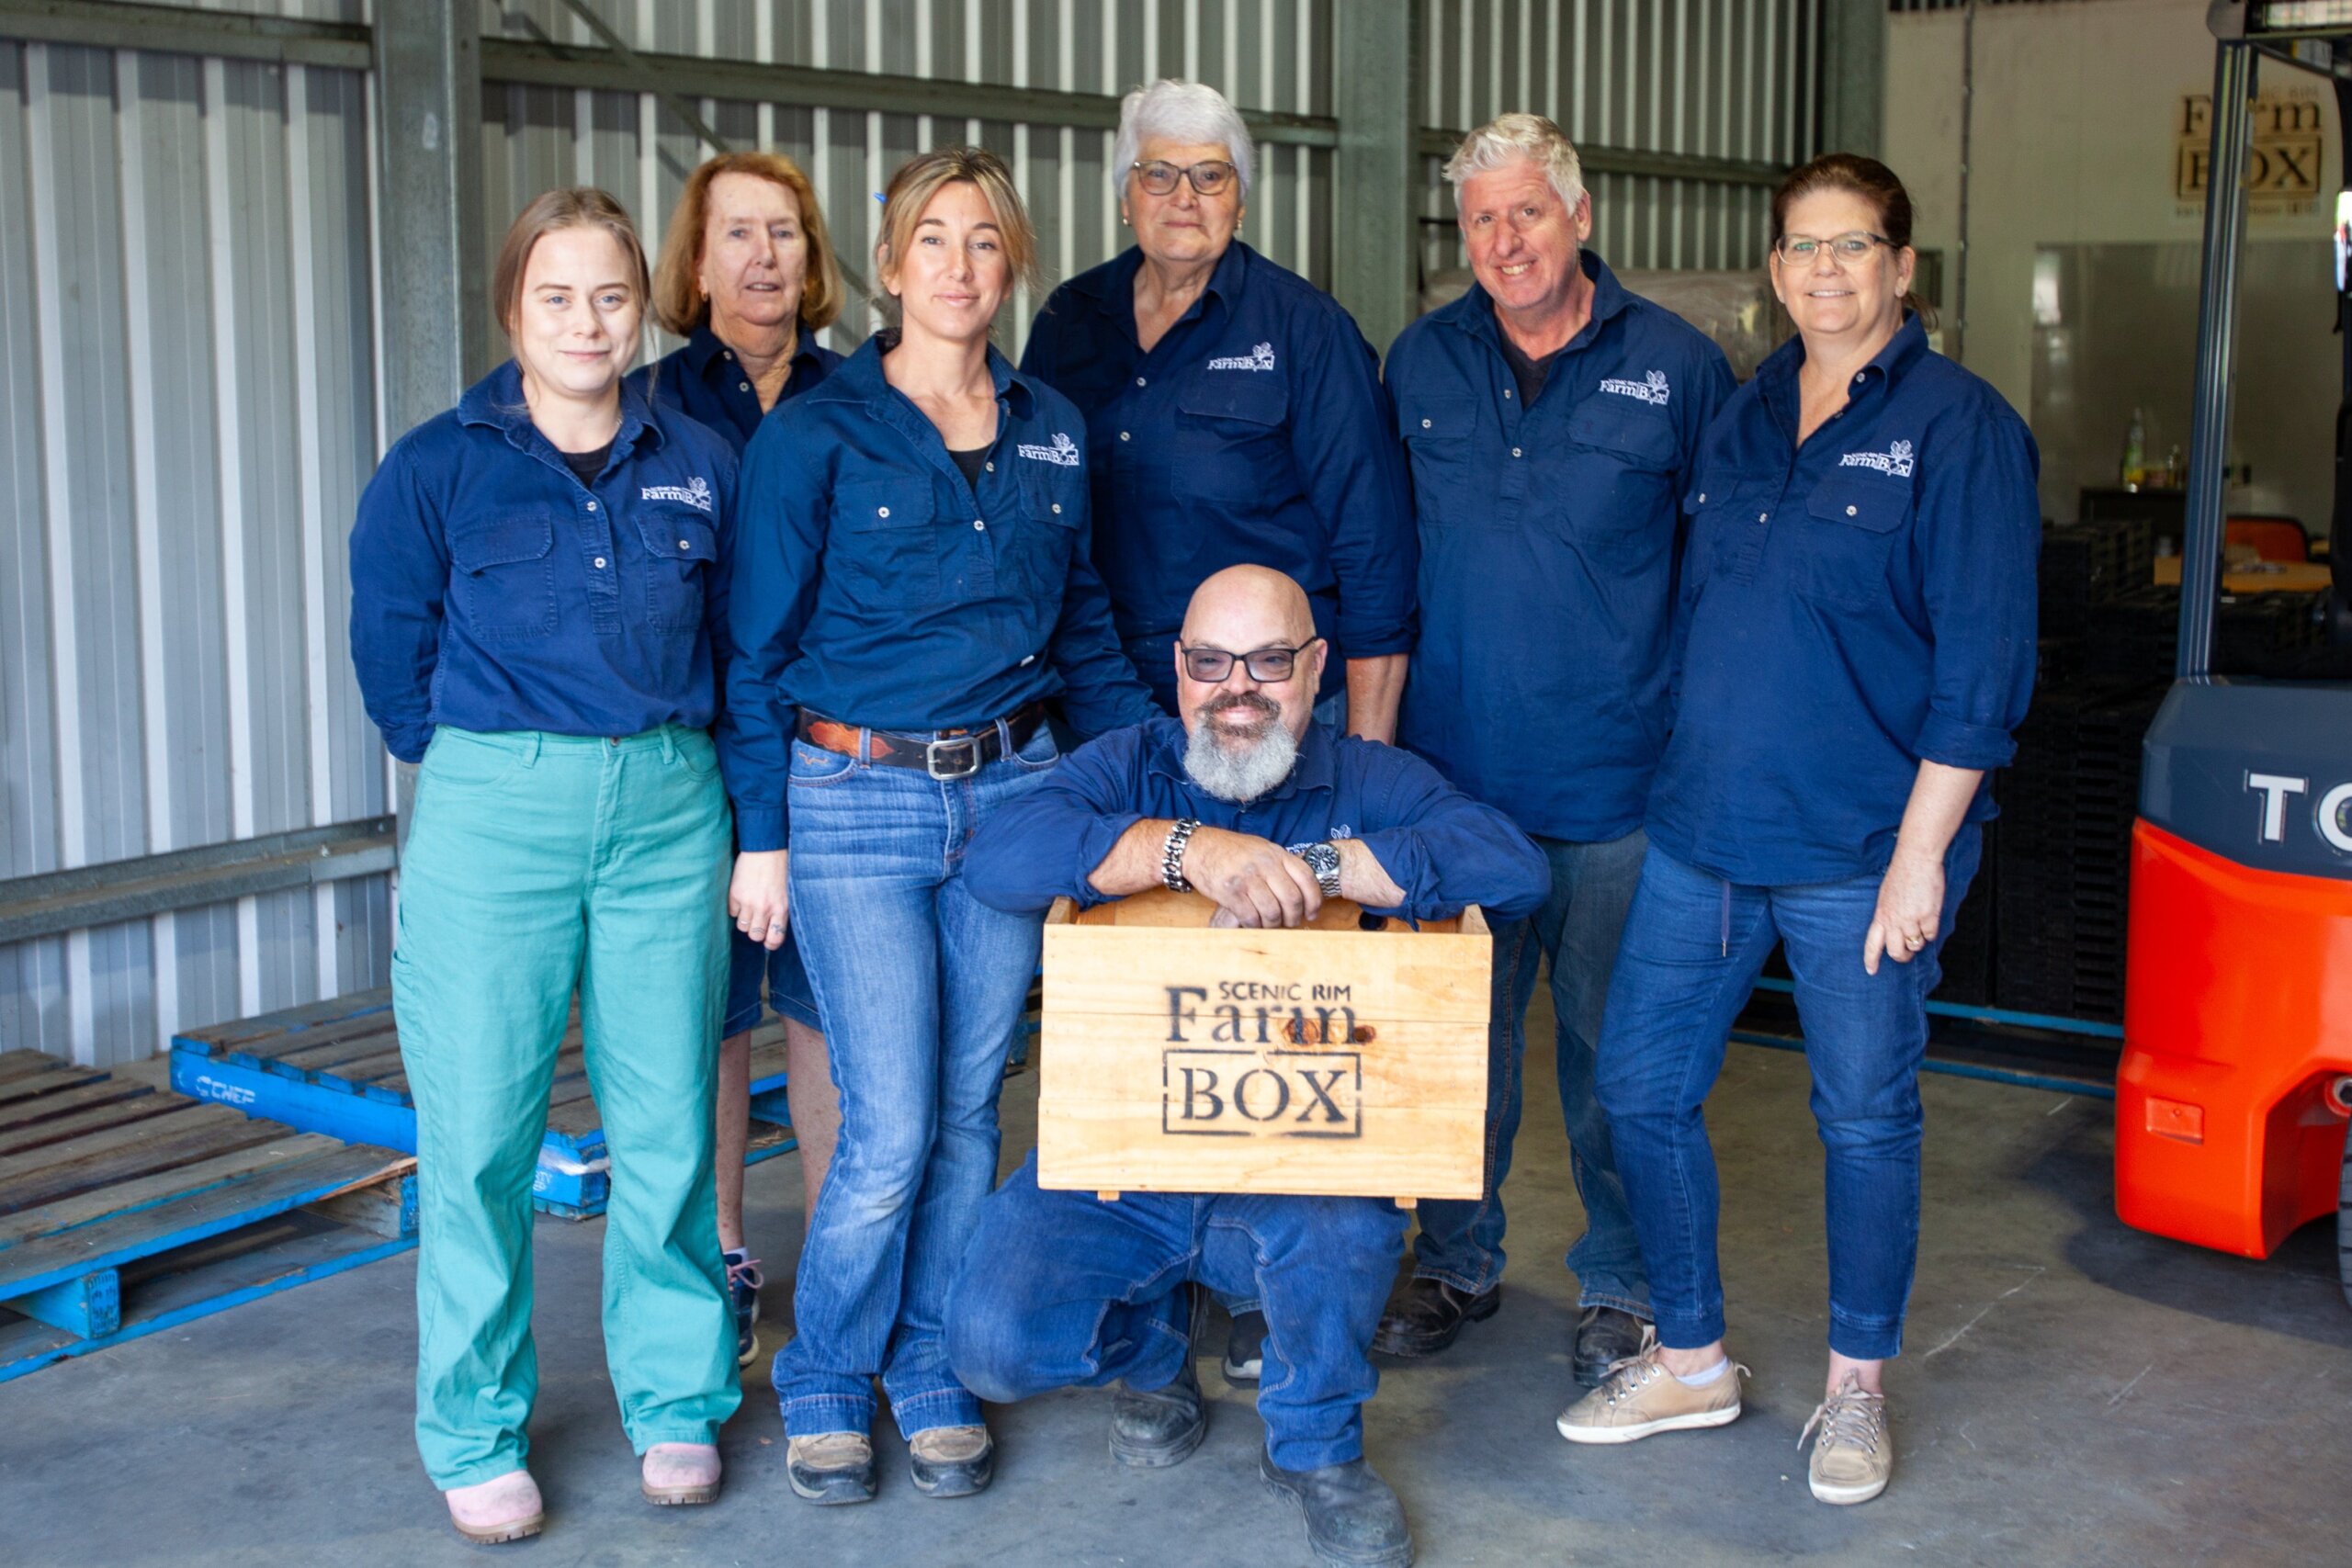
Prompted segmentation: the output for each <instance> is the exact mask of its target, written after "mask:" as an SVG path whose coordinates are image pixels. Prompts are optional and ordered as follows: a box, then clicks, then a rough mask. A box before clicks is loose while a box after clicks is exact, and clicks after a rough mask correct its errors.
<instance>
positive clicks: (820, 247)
mask: <svg viewBox="0 0 2352 1568" xmlns="http://www.w3.org/2000/svg"><path fill="white" fill-rule="evenodd" d="M719 175H752V176H754V177H756V178H759V179H763V180H767V181H769V182H770V183H772V184H775V185H780V186H783V187H784V188H785V189H786V190H788V191H790V192H791V193H792V197H793V199H794V200H795V201H797V202H798V203H799V204H800V231H801V232H802V233H804V234H806V235H807V236H808V237H809V270H808V273H807V275H806V276H804V277H803V279H802V280H801V284H800V321H801V323H802V324H803V325H804V326H806V327H808V328H809V331H811V332H819V331H822V330H823V329H824V328H826V327H829V326H831V325H832V324H833V319H834V318H835V317H837V316H839V315H840V314H841V313H842V299H843V298H844V297H845V295H846V293H847V289H846V288H845V287H844V286H843V284H842V267H841V263H839V262H838V261H836V260H834V259H833V241H832V236H831V234H829V233H827V232H826V230H825V212H824V209H822V208H821V207H820V206H818V205H817V187H816V186H813V185H811V184H809V176H808V175H806V174H803V173H802V172H801V169H800V165H799V164H796V163H794V162H793V161H792V160H791V159H789V158H787V157H786V156H785V155H784V154H783V153H781V152H721V153H719V154H718V156H717V157H715V158H706V159H705V160H703V162H702V163H701V164H699V165H697V166H696V168H695V172H694V173H693V174H691V175H687V176H686V188H685V189H684V190H683V191H680V192H679V193H678V205H677V208H676V209H675V210H674V211H673V212H672V213H671V214H670V227H669V230H668V231H667V232H665V233H664V234H663V235H662V259H661V261H660V262H659V263H658V264H656V265H655V266H654V268H653V319H654V320H655V321H659V322H661V323H662V328H663V330H665V331H667V332H672V333H676V334H677V335H678V336H680V337H685V336H687V335H689V334H690V333H693V331H694V330H695V328H696V327H698V326H701V325H703V324H704V323H705V322H707V321H709V320H710V299H709V297H708V296H707V295H706V294H704V293H703V291H702V288H701V285H700V284H699V283H698V282H697V281H696V280H695V274H696V273H698V272H700V271H701V270H702V243H703V231H705V230H706V229H707V228H708V227H709V224H710V187H711V184H712V182H714V181H715V180H717V179H718V176H719Z"/></svg>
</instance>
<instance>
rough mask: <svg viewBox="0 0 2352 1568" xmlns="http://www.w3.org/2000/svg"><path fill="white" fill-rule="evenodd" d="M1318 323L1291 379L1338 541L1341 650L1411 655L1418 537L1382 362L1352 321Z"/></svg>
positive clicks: (1307, 471) (1304, 459)
mask: <svg viewBox="0 0 2352 1568" xmlns="http://www.w3.org/2000/svg"><path fill="white" fill-rule="evenodd" d="M1317 325H1318V327H1319V330H1317V331H1315V332H1312V333H1304V334H1302V336H1303V337H1305V339H1306V341H1305V342H1304V343H1303V344H1302V345H1301V347H1302V349H1303V350H1304V355H1303V363H1304V365H1305V367H1306V373H1305V374H1304V375H1302V376H1299V377H1297V378H1294V380H1293V381H1292V386H1293V389H1294V398H1295V402H1294V404H1293V409H1292V414H1291V455H1292V460H1293V461H1294V462H1295V464H1296V465H1297V468H1298V473H1299V477H1300V479H1301V480H1302V481H1303V483H1304V485H1305V487H1306V496H1307V500H1308V502H1310V503H1311V504H1312V505H1313V506H1314V508H1315V511H1316V514H1317V516H1319V517H1321V518H1322V520H1323V525H1324V527H1325V528H1326V529H1327V530H1328V531H1329V536H1330V540H1331V575H1332V578H1333V580H1334V581H1335V582H1336V583H1337V585H1338V588H1339V601H1340V604H1339V615H1338V619H1337V621H1336V623H1335V625H1334V626H1333V631H1334V632H1335V634H1336V636H1337V637H1338V641H1339V644H1340V647H1339V649H1338V651H1339V652H1340V654H1341V655H1342V656H1343V657H1346V658H1349V659H1376V658H1379V657H1381V656H1383V655H1385V654H1391V653H1410V652H1411V651H1412V649H1413V633H1414V621H1413V603H1414V579H1415V576H1416V574H1417V573H1418V572H1419V570H1420V537H1419V534H1418V533H1417V532H1416V531H1415V529H1414V525H1413V501H1412V492H1411V491H1410V489H1409V487H1408V482H1407V479H1406V471H1405V458H1404V450H1403V448H1402V446H1400V445H1399V444H1398V442H1397V425H1396V419H1395V415H1394V412H1393V411H1392V409H1391V408H1390V405H1389V401H1388V394H1387V392H1386V391H1385V390H1384V389H1382V387H1381V384H1380V361H1379V358H1378V356H1377V355H1374V353H1373V351H1372V345H1371V344H1368V343H1366V342H1365V341H1364V339H1363V333H1360V332H1358V331H1357V330H1356V327H1355V323H1354V322H1353V321H1351V320H1349V319H1348V318H1347V316H1346V315H1345V314H1343V313H1340V312H1336V311H1335V312H1332V313H1331V314H1329V316H1324V317H1318V318H1317Z"/></svg>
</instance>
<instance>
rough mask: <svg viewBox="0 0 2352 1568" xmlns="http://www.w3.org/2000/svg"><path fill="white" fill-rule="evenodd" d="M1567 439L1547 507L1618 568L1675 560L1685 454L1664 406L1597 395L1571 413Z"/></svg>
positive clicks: (1551, 479) (1549, 485)
mask: <svg viewBox="0 0 2352 1568" xmlns="http://www.w3.org/2000/svg"><path fill="white" fill-rule="evenodd" d="M1568 442H1569V450H1568V451H1567V453H1566V455H1565V462H1564V463H1563V464H1562V465H1561V468H1559V469H1558V470H1556V471H1555V474H1554V475H1552V476H1549V477H1548V479H1547V483H1546V485H1545V489H1546V491H1548V492H1549V493H1550V495H1551V496H1552V497H1554V498H1555V499H1554V500H1553V501H1552V502H1551V503H1550V504H1549V505H1547V506H1545V507H1544V511H1545V512H1546V513H1549V514H1551V515H1555V516H1564V517H1566V519H1567V521H1568V525H1569V529H1570V532H1571V533H1573V534H1574V535H1575V536H1576V538H1577V542H1578V544H1579V545H1581V546H1583V547H1586V548H1587V549H1588V550H1590V551H1594V552H1597V553H1598V554H1599V555H1600V557H1601V558H1603V559H1604V560H1605V561H1606V562H1607V563H1608V564H1609V565H1611V566H1612V567H1614V568H1615V569H1616V570H1621V571H1624V570H1639V569H1641V568H1642V567H1643V566H1645V564H1648V563H1650V562H1651V560H1652V558H1658V559H1664V558H1668V557H1669V556H1670V555H1671V554H1672V551H1673V547H1674V532H1675V526H1676V525H1675V515H1676V508H1675V502H1676V499H1677V498H1676V496H1675V493H1674V474H1675V470H1676V468H1679V466H1680V465H1679V457H1680V454H1679V451H1678V449H1677V447H1676V444H1675V432H1674V423H1673V421H1672V420H1670V419H1669V418H1668V416H1667V412H1666V411H1665V410H1664V409H1661V408H1653V407H1651V406H1650V405H1648V404H1645V403H1637V402H1635V401H1634V400H1632V399H1630V398H1625V397H1621V396H1619V395H1618V394H1616V393H1614V392H1595V393H1593V394H1592V395H1591V396H1589V397H1588V398H1586V399H1585V400H1584V401H1582V402H1580V403H1578V404H1577V406H1576V409H1575V411H1574V412H1571V413H1570V414H1569V416H1568Z"/></svg>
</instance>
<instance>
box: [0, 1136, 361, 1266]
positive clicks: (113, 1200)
mask: <svg viewBox="0 0 2352 1568" xmlns="http://www.w3.org/2000/svg"><path fill="white" fill-rule="evenodd" d="M260 1125H263V1126H266V1127H268V1128H270V1129H271V1130H272V1131H273V1132H274V1133H275V1134H276V1136H274V1137H273V1138H272V1139H271V1141H269V1142H267V1143H261V1144H254V1145H249V1146H248V1147H245V1148H241V1149H238V1150H237V1151H235V1152H234V1153H232V1154H224V1155H216V1156H212V1157H210V1158H208V1159H201V1160H198V1161H195V1162H194V1163H192V1164H189V1165H182V1166H175V1167H174V1168H171V1169H169V1170H161V1171H157V1172H155V1173H153V1175H149V1176H142V1177H139V1178H137V1179H134V1180H130V1181H122V1182H117V1183H115V1184H114V1185H112V1186H109V1187H105V1188H100V1189H98V1190H96V1191H89V1192H80V1193H76V1194H74V1196H73V1197H71V1198H62V1199H60V1200H58V1201H55V1202H52V1203H44V1204H42V1205H41V1206H40V1207H39V1208H37V1209H25V1210H22V1211H20V1212H18V1213H13V1214H0V1259H5V1258H6V1256H7V1250H8V1249H11V1248H14V1247H20V1246H22V1245H23V1244H24V1243H26V1242H28V1241H31V1240H33V1239H34V1238H36V1237H39V1236H44V1235H58V1234H61V1233H62V1232H65V1231H69V1230H72V1229H74V1227H76V1226H78V1225H86V1224H92V1223H94V1222H96V1221H98V1220H103V1219H105V1218H107V1216H109V1215H112V1214H123V1213H136V1212H139V1211H141V1210H144V1209H148V1208H153V1207H154V1206H156V1205H157V1204H161V1203H167V1202H173V1201H177V1200H179V1199H183V1198H186V1197H188V1196H190V1195H192V1194H195V1193H198V1192H205V1191H209V1190H212V1189H214V1188H216V1187H230V1186H235V1185H237V1184H239V1183H242V1182H244V1181H249V1180H251V1179H254V1175H255V1174H256V1173H257V1172H262V1171H267V1170H275V1169H277V1168H280V1167H282V1166H285V1165H288V1164H289V1163H291V1162H293V1161H295V1160H299V1159H301V1158H303V1157H305V1156H309V1155H311V1154H315V1153H318V1152H320V1151H322V1150H328V1149H342V1148H352V1147H364V1146H365V1145H348V1144H345V1143H344V1142H343V1140H341V1139H340V1138H330V1137H327V1136H326V1135H325V1134H319V1133H289V1132H288V1130H287V1129H286V1128H285V1127H284V1126H283V1125H281V1124H279V1123H277V1122H263V1123H260ZM398 1157H402V1158H405V1157H406V1156H398Z"/></svg>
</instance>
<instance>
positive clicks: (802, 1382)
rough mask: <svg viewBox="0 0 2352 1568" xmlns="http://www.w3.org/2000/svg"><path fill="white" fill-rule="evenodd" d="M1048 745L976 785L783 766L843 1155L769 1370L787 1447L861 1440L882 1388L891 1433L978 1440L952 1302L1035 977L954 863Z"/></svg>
mask: <svg viewBox="0 0 2352 1568" xmlns="http://www.w3.org/2000/svg"><path fill="white" fill-rule="evenodd" d="M1058 755H1059V754H1058V753H1057V751H1056V750H1055V748H1054V741H1053V737H1052V736H1051V735H1050V734H1048V733H1047V732H1046V730H1045V729H1044V728H1042V727H1040V728H1039V730H1038V732H1037V733H1036V734H1035V736H1033V737H1031V739H1030V741H1029V744H1028V745H1027V746H1026V747H1024V748H1023V750H1022V751H1021V753H1020V754H1019V756H1017V757H1014V758H1009V759H1007V760H1005V761H998V762H991V763H989V764H988V765H987V766H985V767H983V768H982V769H981V770H980V771H979V772H978V773H976V774H974V775H973V776H972V777H970V778H967V779H956V780H940V779H934V778H932V777H931V776H930V775H929V774H927V773H921V772H919V771H916V770H913V769H908V768H888V767H876V766H873V765H871V764H868V763H864V762H860V761H855V760H854V759H853V758H849V757H844V756H840V755H838V754H836V753H834V752H831V751H825V750H819V749H817V748H815V747H812V746H809V745H808V744H806V743H805V742H795V743H794V745H793V748H792V782H791V786H790V788H791V793H790V795H789V807H788V809H789V810H790V812H791V821H792V859H791V866H790V879H791V901H792V906H791V907H792V910H793V916H792V923H793V926H794V928H795V929H796V930H797V931H798V932H799V934H800V951H801V953H802V955H803V957H804V958H805V959H806V960H807V962H808V965H809V980H810V982H811V984H812V986H813V987H814V989H815V991H816V994H817V1004H818V1009H819V1010H820V1012H821V1013H822V1014H823V1016H824V1020H825V1025H826V1033H827V1037H828V1040H829V1042H830V1043H831V1051H830V1053H829V1059H830V1062H831V1068H832V1077H833V1082H834V1084H835V1085H836V1086H838V1088H839V1089H840V1090H841V1107H842V1127H841V1141H840V1143H839V1144H838V1145H835V1147H834V1150H833V1163H832V1167H831V1169H830V1170H829V1171H828V1172H827V1173H826V1177H825V1186H824V1190H823V1192H822V1193H821V1194H820V1196H819V1198H818V1200H817V1209H816V1213H813V1214H812V1215H810V1216H809V1239H808V1242H807V1245H806V1246H805V1247H804V1248H803V1249H802V1252H801V1255H800V1272H799V1275H798V1277H797V1280H795V1282H794V1288H793V1313H794V1316H795V1319H796V1322H797V1326H798V1331H799V1332H798V1337H797V1338H795V1339H794V1340H793V1341H792V1343H791V1344H790V1345H788V1346H787V1347H786V1348H785V1349H784V1350H783V1351H782V1352H781V1353H779V1354H778V1355H777V1357H776V1359H775V1389H776V1393H777V1394H778V1396H779V1397H780V1398H781V1400H782V1402H783V1404H784V1419H785V1426H786V1430H787V1431H789V1432H790V1433H791V1435H792V1436H794V1437H796V1438H801V1437H810V1436H814V1435H816V1434H819V1433H823V1432H865V1430H866V1429H867V1428H868V1427H870V1426H871V1425H872V1424H873V1420H874V1386H873V1383H874V1379H875V1378H876V1376H877V1375H878V1376H879V1377H880V1378H881V1379H882V1386H883V1389H884V1391H885V1392H886V1393H888V1394H889V1396H890V1408H891V1413H892V1415H893V1416H895V1417H896V1419H897V1421H898V1425H899V1432H900V1434H901V1435H903V1436H905V1437H907V1438H912V1437H914V1436H915V1435H916V1434H917V1433H919V1432H922V1431H926V1430H928V1429H930V1428H932V1427H963V1426H971V1425H974V1424H976V1423H977V1422H978V1420H979V1419H980V1404H979V1401H978V1400H977V1399H975V1398H973V1397H972V1395H971V1393H969V1392H967V1390H966V1389H965V1387H964V1385H963V1384H961V1383H959V1382H956V1374H955V1373H954V1372H953V1371H950V1370H949V1369H948V1365H947V1355H946V1348H945V1343H944V1326H943V1325H944V1319H945V1312H946V1305H947V1287H948V1285H949V1283H950V1281H951V1280H952V1279H953V1277H954V1273H955V1269H956V1262H957V1260H958V1259H959V1258H962V1256H963V1252H964V1243H965V1241H966V1239H967V1238H968V1237H969V1236H970V1235H971V1234H972V1227H973V1225H974V1224H977V1223H978V1219H979V1208H980V1201H981V1200H982V1199H984V1198H986V1197H987V1196H988V1191H989V1183H991V1182H992V1181H994V1180H995V1179H996V1160H997V1120H996V1102H997V1092H998V1090H999V1089H1000V1088H1001V1086H1002V1084H1003V1081H1004V1043H1005V1041H1006V1040H1007V1039H1009V1038H1011V1036H1012V1028H1013V1025H1014V1024H1015V1023H1016V1022H1018V1021H1020V1018H1021V1009H1022V1004H1023V1000H1024V999H1025V998H1027V996H1028V993H1029V980H1030V976H1033V975H1035V973H1036V969H1037V952H1038V947H1039V942H1040V933H1041V932H1042V931H1044V929H1045V919H1044V917H1043V916H1040V915H1008V914H1005V913H1003V912H1002V911H1001V910H997V909H991V908H988V907H987V906H986V905H984V904H981V903H979V902H978V901H977V900H976V899H974V898H973V897H972V895H971V892H970V890H969V889H968V888H967V886H965V883H964V879H963V875H962V866H963V857H964V852H965V851H966V850H967V848H968V847H969V846H970V844H971V841H972V835H973V834H974V833H975V832H976V831H977V830H978V828H979V826H980V825H981V824H982V823H983V822H985V821H986V820H987V819H988V818H989V815H990V814H991V813H992V812H994V811H995V810H997V809H998V808H1000V807H1002V806H1004V805H1006V804H1007V803H1009V802H1010V801H1012V800H1013V799H1015V798H1016V797H1018V796H1020V795H1023V794H1025V793H1027V792H1028V791H1029V790H1030V789H1032V788H1034V787H1035V786H1036V785H1037V784H1040V783H1042V782H1043V781H1044V779H1045V776H1046V773H1048V772H1049V771H1051V769H1052V768H1053V766H1054V763H1055V761H1057V757H1058Z"/></svg>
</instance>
